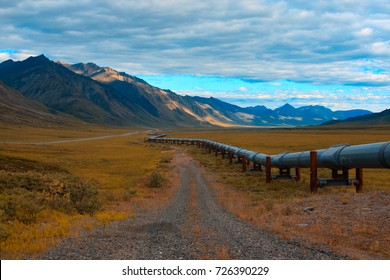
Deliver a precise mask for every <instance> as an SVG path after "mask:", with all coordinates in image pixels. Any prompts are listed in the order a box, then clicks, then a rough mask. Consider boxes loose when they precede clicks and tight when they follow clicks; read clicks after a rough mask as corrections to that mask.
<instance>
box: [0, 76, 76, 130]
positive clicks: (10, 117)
mask: <svg viewBox="0 0 390 280" xmlns="http://www.w3.org/2000/svg"><path fill="white" fill-rule="evenodd" d="M0 112H1V114H0V122H1V123H11V124H19V125H29V126H36V127H52V126H58V125H67V124H70V123H74V124H76V123H77V120H76V119H73V118H71V117H70V116H66V115H64V114H61V113H59V112H57V111H55V110H53V109H49V108H47V107H46V106H44V105H43V104H41V103H39V102H37V101H34V100H32V99H29V98H26V97H24V96H23V95H22V94H20V93H19V92H17V91H16V90H14V89H12V88H10V87H8V86H7V85H5V84H3V83H2V82H0Z"/></svg>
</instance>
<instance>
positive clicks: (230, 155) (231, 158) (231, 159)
mask: <svg viewBox="0 0 390 280" xmlns="http://www.w3.org/2000/svg"><path fill="white" fill-rule="evenodd" d="M229 163H233V152H232V151H229Z"/></svg>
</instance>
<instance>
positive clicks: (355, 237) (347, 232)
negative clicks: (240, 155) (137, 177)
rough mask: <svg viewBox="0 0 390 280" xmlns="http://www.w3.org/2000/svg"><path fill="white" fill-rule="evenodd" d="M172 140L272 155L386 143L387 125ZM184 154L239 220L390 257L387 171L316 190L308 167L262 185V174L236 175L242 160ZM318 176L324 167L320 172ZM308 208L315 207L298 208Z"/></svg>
mask: <svg viewBox="0 0 390 280" xmlns="http://www.w3.org/2000/svg"><path fill="white" fill-rule="evenodd" d="M172 137H188V138H192V137H194V138H205V139H211V140H215V141H220V142H223V143H227V144H232V145H236V146H240V147H244V148H246V149H249V150H253V151H260V152H263V153H268V154H276V153H281V152H284V151H289V152H294V151H304V150H309V149H319V148H326V147H329V146H331V145H334V144H337V143H350V144H363V143H371V142H381V141H389V139H390V131H389V130H365V131H361V130H352V131H343V130H334V131H332V130H327V131H313V130H278V131H274V130H266V131H265V130H259V131H254V130H251V131H231V130H227V131H226V130H225V131H220V130H214V131H210V132H205V131H198V132H196V131H195V132H194V131H193V132H183V133H180V134H179V133H178V134H175V135H173V136H172ZM189 151H190V153H191V154H192V155H193V156H194V157H195V158H196V159H197V160H198V161H199V162H200V163H201V165H202V166H204V167H206V169H207V170H208V171H212V172H207V175H206V176H207V177H208V180H210V181H211V182H212V184H211V185H212V186H213V188H214V190H215V191H216V192H217V193H218V197H219V199H220V201H221V203H223V204H224V205H225V206H226V207H227V208H228V209H230V211H232V212H233V213H234V214H235V215H237V216H238V217H239V218H241V219H244V220H247V221H250V222H251V223H254V224H256V225H259V226H261V227H265V228H268V229H269V230H270V231H272V232H274V233H276V234H279V235H280V236H281V237H282V238H284V239H291V238H298V239H305V240H308V241H310V242H312V243H318V244H327V245H329V246H331V247H332V248H333V249H334V250H336V251H337V252H339V253H341V254H344V255H347V256H349V257H350V258H358V259H372V258H374V259H375V258H379V259H389V258H390V239H389V237H388V232H389V230H390V224H389V221H390V216H389V213H390V211H389V203H388V201H389V199H388V198H389V194H390V192H389V190H390V173H389V172H388V170H385V169H373V170H370V169H365V170H364V179H365V190H364V193H363V194H356V193H355V189H354V187H331V188H324V189H320V190H319V193H318V194H315V195H313V194H311V193H310V192H309V187H308V182H309V172H308V170H306V169H303V170H302V181H301V182H299V183H296V182H293V181H274V182H272V183H271V184H266V183H265V178H264V176H263V175H262V174H260V173H256V172H246V173H242V172H240V169H241V165H239V164H229V163H228V161H227V160H222V159H221V157H220V156H219V157H218V158H216V157H215V156H214V155H213V154H211V155H210V154H208V153H206V152H204V151H202V150H200V149H198V148H196V147H191V148H190V149H189ZM320 176H322V177H328V176H330V172H329V171H328V170H326V169H321V170H320ZM307 207H314V209H315V210H314V211H313V212H305V211H303V209H305V208H307Z"/></svg>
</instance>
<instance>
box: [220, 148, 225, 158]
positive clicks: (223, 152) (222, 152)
mask: <svg viewBox="0 0 390 280" xmlns="http://www.w3.org/2000/svg"><path fill="white" fill-rule="evenodd" d="M225 153H226V151H225V149H222V151H221V154H222V158H225Z"/></svg>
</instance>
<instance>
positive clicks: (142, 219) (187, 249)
mask: <svg viewBox="0 0 390 280" xmlns="http://www.w3.org/2000/svg"><path fill="white" fill-rule="evenodd" d="M171 164H172V165H173V166H172V168H173V169H174V170H175V172H174V175H173V177H172V179H171V184H174V185H175V187H176V188H177V192H176V194H175V195H174V197H173V198H172V200H171V201H170V202H169V203H168V204H167V205H166V206H164V207H162V208H160V209H155V210H152V211H146V212H145V211H143V212H140V213H139V214H138V215H137V217H136V218H134V219H128V220H124V221H120V222H113V223H111V224H110V225H108V226H107V227H105V228H99V229H97V230H94V231H91V232H87V233H85V234H84V235H83V236H81V237H79V238H77V239H72V238H70V239H66V240H64V241H63V242H62V243H61V244H60V245H59V246H57V247H56V248H54V249H52V250H50V251H49V252H47V253H46V254H45V255H43V256H42V258H44V259H342V258H345V257H344V256H342V255H339V254H336V253H334V252H332V251H331V250H329V249H328V248H327V247H326V246H323V245H322V246H321V247H319V246H314V245H310V244H308V243H307V242H303V241H299V240H298V239H296V240H283V239H281V238H280V237H278V236H277V235H276V234H274V233H272V232H271V231H268V230H266V229H261V228H258V227H256V226H254V225H251V224H250V223H248V222H245V221H243V220H240V219H238V218H237V217H236V216H234V215H233V214H232V213H230V212H229V211H227V210H226V209H225V208H224V207H223V206H221V204H219V203H218V202H217V199H216V197H215V193H214V192H213V191H212V188H211V186H210V182H209V181H208V180H207V179H206V177H205V175H204V172H205V171H204V170H203V169H202V168H201V167H200V166H199V165H198V163H197V162H196V161H194V159H193V158H192V157H190V156H188V154H186V153H185V151H184V150H183V149H180V148H176V153H175V156H174V158H173V160H172V162H171Z"/></svg>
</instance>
